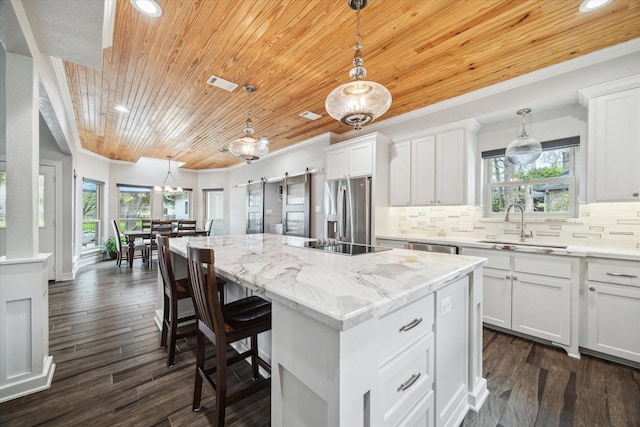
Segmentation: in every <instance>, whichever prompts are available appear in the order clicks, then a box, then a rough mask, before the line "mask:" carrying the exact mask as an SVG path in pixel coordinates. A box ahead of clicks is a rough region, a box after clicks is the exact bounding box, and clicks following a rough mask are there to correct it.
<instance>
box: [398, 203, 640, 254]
mask: <svg viewBox="0 0 640 427" xmlns="http://www.w3.org/2000/svg"><path fill="white" fill-rule="evenodd" d="M388 218H389V222H388V226H389V229H388V230H387V231H386V233H389V234H413V235H422V236H425V237H435V236H448V237H464V238H479V239H498V240H499V239H502V238H504V239H513V238H517V236H518V235H519V234H520V213H519V212H516V214H515V215H514V214H513V213H512V214H511V221H510V222H505V221H504V220H503V218H483V217H482V208H481V207H480V206H412V207H391V208H389V212H388ZM524 222H525V224H526V229H525V231H527V232H528V231H533V235H534V239H535V240H537V241H544V242H548V243H553V242H557V243H562V244H572V245H593V246H606V247H617V248H621V249H640V202H628V203H593V204H583V205H580V208H579V216H578V218H568V219H542V218H528V217H527V215H525V219H524Z"/></svg>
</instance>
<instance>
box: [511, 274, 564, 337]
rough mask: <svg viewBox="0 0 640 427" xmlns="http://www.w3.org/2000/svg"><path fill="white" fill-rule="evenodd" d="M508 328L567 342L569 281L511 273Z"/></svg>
mask: <svg viewBox="0 0 640 427" xmlns="http://www.w3.org/2000/svg"><path fill="white" fill-rule="evenodd" d="M511 283H512V293H513V296H512V304H513V306H512V322H511V329H513V330H514V331H518V332H522V333H524V334H529V335H533V336H535V337H539V338H543V339H546V340H549V341H552V342H555V343H559V344H565V345H570V341H571V281H570V280H566V279H554V278H551V277H543V276H537V275H533V274H525V273H514V274H513V275H512V278H511Z"/></svg>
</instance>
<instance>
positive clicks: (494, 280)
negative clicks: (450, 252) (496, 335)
mask: <svg viewBox="0 0 640 427" xmlns="http://www.w3.org/2000/svg"><path fill="white" fill-rule="evenodd" d="M462 253H463V254H464V255H471V256H479V257H485V258H487V259H488V264H487V266H486V267H485V268H484V270H483V296H482V305H483V313H482V320H483V322H484V323H486V324H488V325H494V326H498V327H500V328H504V329H508V330H512V331H516V332H520V333H523V334H527V335H531V336H533V337H538V338H542V339H545V340H548V341H551V342H553V343H556V344H560V345H562V346H566V347H571V348H570V349H568V350H567V351H568V352H569V353H574V354H577V338H578V337H577V320H575V321H574V320H573V319H574V318H576V319H577V309H578V307H577V294H578V291H577V290H578V285H579V277H580V261H579V259H577V258H573V257H568V256H560V255H537V254H525V253H512V252H505V251H500V250H481V249H470V248H463V251H462ZM574 323H576V324H575V325H574Z"/></svg>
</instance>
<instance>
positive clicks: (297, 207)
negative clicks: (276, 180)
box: [282, 172, 311, 237]
mask: <svg viewBox="0 0 640 427" xmlns="http://www.w3.org/2000/svg"><path fill="white" fill-rule="evenodd" d="M310 220H311V175H310V174H309V173H308V172H307V173H305V174H302V175H297V176H287V175H285V176H284V179H283V180H282V234H287V235H289V236H299V237H309V230H310V228H311V227H310V224H309V222H310Z"/></svg>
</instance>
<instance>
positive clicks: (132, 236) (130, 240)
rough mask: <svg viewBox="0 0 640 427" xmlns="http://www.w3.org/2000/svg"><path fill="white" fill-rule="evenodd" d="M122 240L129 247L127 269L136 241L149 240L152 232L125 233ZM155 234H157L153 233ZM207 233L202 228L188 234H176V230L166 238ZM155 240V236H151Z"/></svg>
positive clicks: (131, 231)
mask: <svg viewBox="0 0 640 427" xmlns="http://www.w3.org/2000/svg"><path fill="white" fill-rule="evenodd" d="M123 234H124V238H125V240H126V242H127V246H128V247H129V256H128V260H129V267H133V255H134V254H135V250H136V240H138V239H142V240H151V238H152V232H151V230H149V229H146V230H129V231H125V232H124V233H123ZM155 234H157V233H155ZM206 235H207V231H206V230H205V229H204V228H196V229H195V230H190V231H189V232H188V233H178V231H177V228H174V230H173V231H172V232H171V233H170V234H168V237H182V236H206ZM153 237H154V238H155V236H153Z"/></svg>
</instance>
